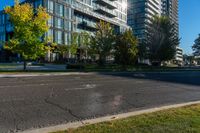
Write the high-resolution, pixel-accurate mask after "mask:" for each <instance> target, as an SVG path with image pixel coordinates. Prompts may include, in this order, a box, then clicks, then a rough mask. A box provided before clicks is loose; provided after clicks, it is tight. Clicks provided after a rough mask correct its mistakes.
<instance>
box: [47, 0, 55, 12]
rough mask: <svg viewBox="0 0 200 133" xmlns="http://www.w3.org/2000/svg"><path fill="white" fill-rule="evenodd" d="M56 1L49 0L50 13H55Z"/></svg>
mask: <svg viewBox="0 0 200 133" xmlns="http://www.w3.org/2000/svg"><path fill="white" fill-rule="evenodd" d="M53 8H54V3H53V1H50V0H49V1H48V12H50V13H53V11H54V9H53Z"/></svg>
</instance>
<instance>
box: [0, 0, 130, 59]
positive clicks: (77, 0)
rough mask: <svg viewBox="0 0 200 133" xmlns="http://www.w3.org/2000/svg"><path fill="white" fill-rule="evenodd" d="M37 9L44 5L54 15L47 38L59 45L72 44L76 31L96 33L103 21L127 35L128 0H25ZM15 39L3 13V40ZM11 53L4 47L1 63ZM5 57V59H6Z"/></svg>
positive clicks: (0, 52)
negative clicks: (100, 22) (97, 25)
mask: <svg viewBox="0 0 200 133" xmlns="http://www.w3.org/2000/svg"><path fill="white" fill-rule="evenodd" d="M25 2H28V3H31V4H32V5H33V6H34V8H37V7H39V6H43V7H45V8H46V9H47V11H48V13H49V14H50V16H51V17H50V19H49V21H48V25H49V27H50V29H49V31H48V32H47V33H46V36H48V37H51V38H52V39H53V41H54V42H55V43H57V44H65V45H68V44H70V40H71V37H72V33H73V32H79V33H80V32H83V31H86V32H89V33H90V32H91V33H92V32H94V31H96V30H97V29H96V27H95V25H96V23H97V22H99V21H100V20H103V21H106V22H109V23H110V24H111V25H112V26H113V27H114V29H115V32H123V31H124V30H125V29H127V28H129V26H128V25H127V0H25ZM12 36H13V27H12V25H11V23H10V22H9V17H8V16H7V15H6V14H4V11H1V13H0V40H1V41H7V40H9V39H10V38H11V37H12ZM7 54H8V53H6V52H5V51H3V50H2V47H1V48H0V57H1V58H0V61H1V60H3V61H6V60H8V59H6V58H5V57H6V56H7ZM3 58H4V59H3Z"/></svg>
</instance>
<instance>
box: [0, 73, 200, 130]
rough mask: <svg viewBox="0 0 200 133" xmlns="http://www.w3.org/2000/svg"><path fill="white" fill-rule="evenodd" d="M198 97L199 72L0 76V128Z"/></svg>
mask: <svg viewBox="0 0 200 133" xmlns="http://www.w3.org/2000/svg"><path fill="white" fill-rule="evenodd" d="M196 100H200V72H195V71H194V72H192V71H187V72H163V73H156V72H154V73H153V72H152V73H99V74H86V75H68V76H67V75H66V76H64V75H62V76H38V77H17V78H15V77H4V78H0V133H7V132H19V131H23V130H27V129H34V128H41V127H46V126H52V125H58V124H64V123H67V122H72V121H80V120H84V119H90V118H95V117H100V116H106V115H111V114H118V113H123V112H130V111H136V110H140V109H146V108H151V107H159V106H162V105H169V104H175V103H183V102H190V101H196Z"/></svg>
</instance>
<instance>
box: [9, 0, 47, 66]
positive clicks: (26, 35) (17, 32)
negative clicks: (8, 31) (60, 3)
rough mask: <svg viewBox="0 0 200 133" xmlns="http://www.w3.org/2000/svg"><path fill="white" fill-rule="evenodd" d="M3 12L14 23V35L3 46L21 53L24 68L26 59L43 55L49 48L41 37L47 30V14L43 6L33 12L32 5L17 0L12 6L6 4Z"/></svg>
mask: <svg viewBox="0 0 200 133" xmlns="http://www.w3.org/2000/svg"><path fill="white" fill-rule="evenodd" d="M5 13H6V14H8V15H9V17H10V21H11V22H12V24H13V25H14V36H13V38H12V39H10V40H9V41H8V42H6V44H5V48H6V49H8V50H11V51H12V52H14V53H18V54H20V55H21V57H22V58H23V60H24V70H26V61H27V60H35V59H37V58H39V57H41V56H44V55H45V53H46V51H47V50H48V48H49V47H48V46H47V45H46V42H44V41H43V39H41V38H42V37H43V35H44V33H45V32H47V31H48V25H47V20H48V19H49V15H48V14H47V13H46V10H45V8H43V7H39V8H38V9H37V10H36V13H35V12H34V8H33V7H32V5H30V4H28V3H25V4H19V1H18V0H15V5H14V7H10V6H7V7H6V8H5Z"/></svg>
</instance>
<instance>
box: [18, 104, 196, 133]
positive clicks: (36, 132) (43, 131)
mask: <svg viewBox="0 0 200 133" xmlns="http://www.w3.org/2000/svg"><path fill="white" fill-rule="evenodd" d="M195 104H200V101H194V102H187V103H180V104H173V105H166V106H160V107H155V108H150V109H144V110H139V111H133V112H128V113H123V114H118V115H111V116H105V117H100V118H96V119H89V120H84V121H78V122H73V123H67V124H61V125H57V126H51V127H45V128H40V129H31V130H26V131H23V132H21V133H50V132H56V131H63V130H67V129H69V128H78V127H82V126H86V125H88V124H95V123H101V122H107V121H112V120H118V119H123V118H127V117H131V116H137V115H142V114H146V113H153V112H157V111H162V110H167V109H173V108H179V107H184V106H190V105H195Z"/></svg>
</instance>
